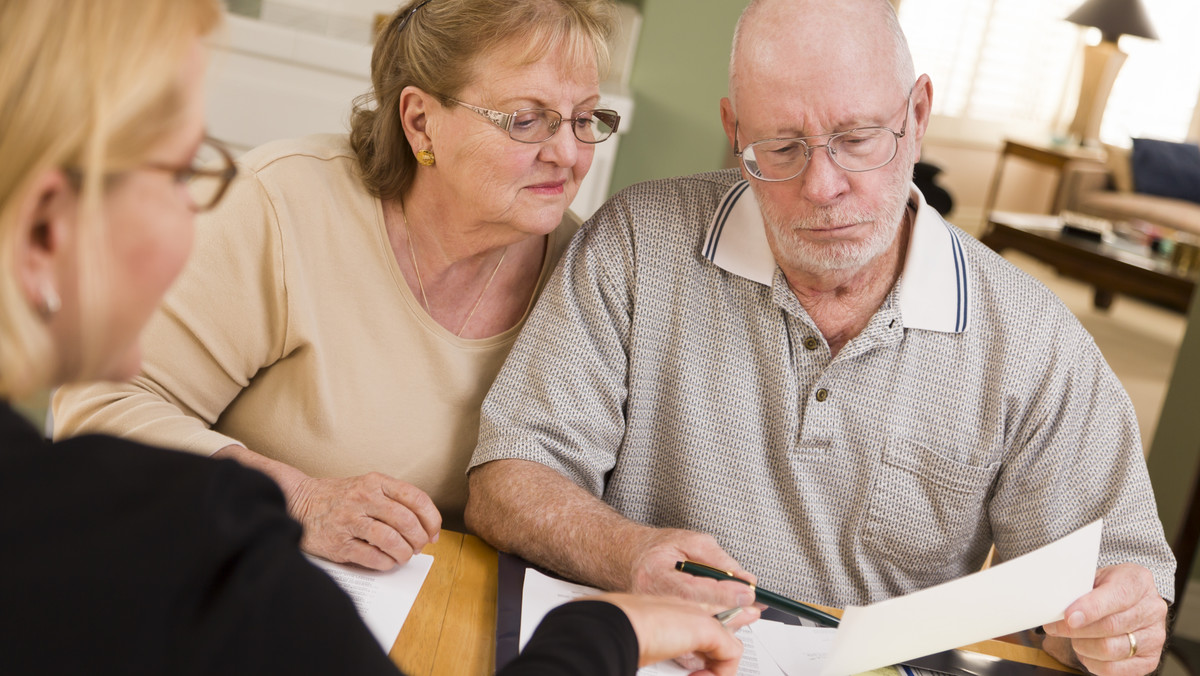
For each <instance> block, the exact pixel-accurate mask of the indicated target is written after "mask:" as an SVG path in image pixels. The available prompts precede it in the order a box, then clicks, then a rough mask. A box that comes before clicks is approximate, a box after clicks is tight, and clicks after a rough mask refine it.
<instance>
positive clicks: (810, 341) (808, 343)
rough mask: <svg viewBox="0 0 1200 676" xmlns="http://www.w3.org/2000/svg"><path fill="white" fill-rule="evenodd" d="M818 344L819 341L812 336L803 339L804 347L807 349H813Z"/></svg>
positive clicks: (818, 345) (819, 343)
mask: <svg viewBox="0 0 1200 676" xmlns="http://www.w3.org/2000/svg"><path fill="white" fill-rule="evenodd" d="M820 346H821V342H820V341H819V340H817V339H816V338H814V337H812V336H809V337H807V338H805V339H804V347H805V348H807V349H809V350H815V349H817V348H818V347H820Z"/></svg>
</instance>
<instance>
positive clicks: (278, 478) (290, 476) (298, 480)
mask: <svg viewBox="0 0 1200 676" xmlns="http://www.w3.org/2000/svg"><path fill="white" fill-rule="evenodd" d="M212 457H214V458H218V459H220V458H228V459H230V460H236V461H237V462H239V463H241V464H242V465H243V466H245V467H249V468H251V469H255V470H258V471H260V472H262V473H263V474H266V475H267V476H269V477H271V479H272V480H274V481H275V483H276V484H278V485H279V490H281V491H282V492H283V495H284V498H285V499H286V500H287V505H288V512H289V513H290V514H291V515H292V517H293V518H296V519H299V518H300V515H299V514H298V513H297V511H298V508H297V504H298V503H299V500H298V499H297V497H298V492H299V491H300V490H301V487H302V486H303V483H304V480H305V479H308V478H309V477H308V475H307V474H305V473H304V472H301V471H300V470H298V469H296V468H295V467H292V466H291V465H288V464H286V463H282V462H279V461H278V460H272V459H271V458H268V457H267V456H265V455H263V454H261V453H256V452H254V451H252V450H250V449H248V448H246V447H245V446H242V445H240V444H231V445H229V446H226V447H224V448H222V449H221V450H219V451H217V452H216V453H214V454H213V456H212Z"/></svg>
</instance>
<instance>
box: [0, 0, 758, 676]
mask: <svg viewBox="0 0 1200 676" xmlns="http://www.w3.org/2000/svg"><path fill="white" fill-rule="evenodd" d="M220 12H221V9H220V6H219V5H218V4H217V3H216V2H215V0H0V152H2V153H3V156H4V158H5V162H4V164H3V167H2V168H0V297H2V298H3V303H2V304H0V308H2V309H0V535H2V536H3V540H4V553H3V555H2V556H0V599H2V600H3V601H2V606H3V611H2V612H3V614H4V617H5V618H7V619H8V621H7V622H5V623H4V625H5V626H4V631H2V632H0V673H5V674H14V673H82V674H94V673H121V674H217V673H220V674H243V673H245V674H263V673H321V674H335V673H336V674H396V673H398V671H397V670H396V667H395V666H394V665H393V664H392V662H391V661H390V660H389V659H388V657H387V655H385V654H384V653H383V651H381V650H380V649H379V646H378V644H377V643H376V642H375V639H374V638H373V637H372V636H371V635H370V633H369V632H368V631H367V629H366V627H365V626H364V625H363V624H362V622H361V621H360V620H359V619H358V617H357V615H356V614H355V612H354V609H353V606H352V605H351V604H350V601H349V599H348V598H347V597H346V596H345V595H344V594H342V593H341V592H340V591H339V590H338V589H337V587H336V586H335V585H334V584H333V582H332V581H331V580H330V579H329V578H328V577H326V576H325V575H324V574H323V573H322V572H320V571H319V570H318V569H316V568H314V567H313V566H312V565H311V564H309V563H308V562H307V561H306V560H305V559H304V557H303V556H302V555H301V553H300V550H299V548H298V546H297V545H298V542H299V539H300V527H299V526H298V525H297V524H296V523H295V522H294V521H293V520H291V519H290V518H288V516H287V512H286V507H285V503H284V500H283V496H282V495H281V493H280V491H279V489H278V488H277V487H276V485H275V484H273V483H272V482H271V481H270V480H269V479H267V478H266V477H264V476H262V475H261V474H260V473H258V472H255V471H253V470H249V469H246V468H245V467H242V466H241V465H239V464H238V463H236V462H232V461H229V460H221V461H215V460H210V459H207V458H201V457H197V456H196V455H194V454H188V453H179V452H174V451H168V450H163V449H159V448H153V447H149V446H144V445H142V444H139V443H136V442H132V441H126V440H122V439H118V438H114V437H108V436H102V435H86V436H80V437H77V438H73V439H70V440H67V441H63V442H59V443H55V444H50V443H48V442H46V441H45V440H44V439H42V437H41V434H40V433H39V432H38V431H37V429H36V428H34V426H33V425H31V424H30V423H29V422H28V421H26V420H24V419H23V418H21V416H20V415H19V414H17V413H16V412H15V411H14V409H13V408H12V405H11V402H12V401H15V400H19V399H21V398H23V397H27V396H29V395H30V394H32V393H33V392H35V391H38V390H40V389H43V388H46V387H53V386H58V385H63V384H66V383H72V382H76V383H78V382H84V381H91V380H107V379H117V380H119V379H124V378H128V377H130V376H132V375H133V374H134V373H136V372H137V371H138V368H139V364H140V361H141V360H140V356H139V347H138V334H139V332H140V330H141V329H142V327H143V325H144V324H145V323H146V321H147V318H148V317H149V316H150V314H151V312H152V311H153V310H154V308H155V306H156V305H157V304H158V302H159V301H160V300H161V298H162V295H163V293H164V292H165V290H166V288H167V287H168V286H169V285H170V284H171V283H172V281H173V280H174V279H175V277H176V275H177V274H178V273H179V271H180V269H181V268H182V266H183V264H184V261H185V260H186V259H187V257H188V253H189V251H190V249H191V246H192V224H193V216H194V214H195V212H198V211H205V210H207V209H210V208H213V207H216V206H218V204H221V205H223V204H224V202H223V198H224V199H228V198H227V197H226V195H228V194H229V191H227V190H226V188H227V187H228V186H229V184H230V181H232V180H233V178H234V175H235V174H236V171H235V169H234V166H233V163H232V160H231V159H230V158H229V157H228V154H227V153H225V151H224V150H223V149H221V148H220V146H219V145H217V144H215V142H213V141H211V140H208V139H206V138H205V132H204V116H203V95H202V92H203V79H204V73H205V70H206V64H207V55H206V52H205V49H204V47H203V44H202V42H201V38H202V37H203V36H205V35H206V34H208V33H209V32H210V31H212V30H213V29H214V28H215V27H216V25H217V24H218V22H219V21H220ZM208 158H211V159H213V160H214V161H213V162H207V161H205V160H206V159H208ZM712 612H713V609H711V608H706V607H701V606H699V605H695V604H687V603H684V602H681V601H674V600H670V599H655V598H650V597H636V596H629V595H621V594H609V595H604V596H600V597H596V598H593V599H590V600H587V601H584V602H578V603H570V604H566V605H565V606H562V607H560V608H558V609H556V610H554V611H552V613H551V615H550V616H548V618H549V620H550V621H548V622H546V623H545V624H544V626H543V627H541V628H539V629H538V631H537V632H535V634H534V636H533V638H532V639H531V640H530V642H529V644H528V645H527V647H526V649H525V652H524V653H523V654H522V655H521V656H520V657H519V658H518V659H517V660H516V661H514V662H513V663H511V664H510V665H508V666H507V667H506V668H505V669H504V670H503V672H502V673H504V674H526V673H539V674H553V673H564V674H566V673H572V674H615V673H633V672H634V671H635V670H636V668H637V665H638V664H648V663H651V662H655V661H659V660H662V659H665V658H669V657H671V656H675V655H680V654H683V653H686V652H689V651H694V652H696V653H698V654H700V655H702V656H703V657H704V660H705V663H706V665H707V667H708V668H710V669H712V671H713V672H714V673H719V674H724V675H727V676H732V674H734V673H736V669H737V660H738V657H739V656H740V654H741V644H740V643H738V641H737V640H736V639H735V638H734V637H733V636H732V634H731V633H730V632H729V631H728V630H726V629H725V628H724V627H722V626H721V624H720V623H718V622H717V621H716V620H715V619H713V618H712V617H711V616H710V614H711V613H712ZM755 617H757V611H755V610H754V609H746V612H743V613H742V615H741V617H740V618H739V621H738V622H737V623H736V625H744V624H745V623H747V622H749V621H750V620H752V619H753V618H755Z"/></svg>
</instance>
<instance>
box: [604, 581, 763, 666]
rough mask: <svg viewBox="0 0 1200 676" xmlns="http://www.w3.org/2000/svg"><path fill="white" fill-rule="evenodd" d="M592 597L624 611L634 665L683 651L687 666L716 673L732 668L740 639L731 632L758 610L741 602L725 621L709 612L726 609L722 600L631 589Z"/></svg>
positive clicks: (757, 614)
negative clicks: (706, 601)
mask: <svg viewBox="0 0 1200 676" xmlns="http://www.w3.org/2000/svg"><path fill="white" fill-rule="evenodd" d="M735 584H736V583H735ZM742 586H745V585H742ZM592 598H594V599H596V600H600V601H607V602H609V603H611V604H613V605H615V606H617V607H618V608H620V609H621V610H622V611H624V612H625V615H626V616H627V617H628V618H629V623H630V624H632V625H633V631H634V633H636V634H637V637H638V665H639V666H643V667H644V666H647V665H650V664H655V663H657V662H661V661H663V660H669V659H672V658H678V657H681V656H685V655H686V656H687V657H688V668H690V669H693V670H697V671H699V673H701V674H709V673H711V674H716V675H717V676H734V675H735V674H737V670H738V660H739V659H741V656H742V642H741V641H739V640H738V639H737V638H735V637H734V635H733V632H734V631H736V630H737V629H739V628H741V627H744V626H746V625H747V624H750V623H751V622H753V621H755V620H757V619H758V616H759V611H758V609H757V608H753V607H751V608H743V610H742V612H741V613H739V614H738V615H737V616H736V617H734V618H733V620H732V621H730V622H729V624H728V625H727V626H721V623H720V622H718V621H717V620H716V618H714V617H713V614H714V613H717V612H720V611H722V610H726V609H727V608H725V607H721V606H712V605H701V604H697V603H691V602H689V601H684V600H681V599H670V598H662V597H653V596H645V595H633V594H603V595H601V596H597V597H592Z"/></svg>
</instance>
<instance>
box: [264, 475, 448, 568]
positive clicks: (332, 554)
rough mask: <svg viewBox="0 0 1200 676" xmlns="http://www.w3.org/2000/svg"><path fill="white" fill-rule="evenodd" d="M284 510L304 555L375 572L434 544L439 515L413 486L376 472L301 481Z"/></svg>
mask: <svg viewBox="0 0 1200 676" xmlns="http://www.w3.org/2000/svg"><path fill="white" fill-rule="evenodd" d="M287 498H288V510H289V511H290V512H291V513H292V516H293V517H295V518H296V520H297V521H299V522H300V523H301V524H302V525H303V526H304V536H303V537H302V538H301V540H300V547H301V549H303V550H304V551H306V552H309V553H311V554H316V555H317V556H320V557H323V558H326V559H329V560H330V561H336V562H338V563H354V564H358V565H360V566H364V567H366V568H373V569H375V570H388V569H390V568H391V567H393V566H395V565H397V564H401V563H404V562H406V561H408V560H409V559H411V558H412V557H413V555H414V554H419V553H420V552H421V549H422V548H423V547H425V545H427V544H429V543H430V542H436V541H437V537H438V531H440V530H441V527H442V516H441V514H439V513H438V511H437V508H436V507H434V506H433V501H432V500H430V499H429V496H428V495H426V494H425V493H424V492H423V491H421V490H420V489H418V488H416V487H415V486H413V485H411V484H408V483H405V482H403V481H400V480H399V479H396V478H395V477H390V476H387V475H385V474H379V473H378V472H372V473H370V474H364V475H362V476H356V477H349V478H345V479H316V478H313V477H307V478H305V479H303V480H301V481H299V482H298V483H297V484H296V485H295V486H294V487H293V489H292V492H291V493H290V494H289V495H288V496H287Z"/></svg>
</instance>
